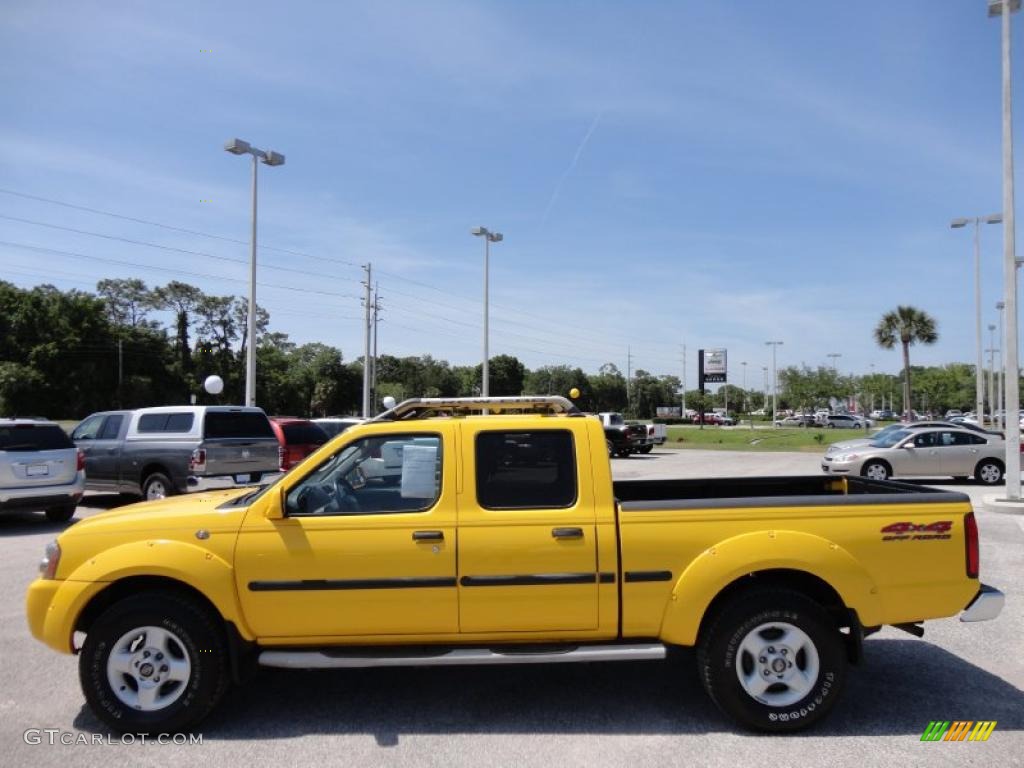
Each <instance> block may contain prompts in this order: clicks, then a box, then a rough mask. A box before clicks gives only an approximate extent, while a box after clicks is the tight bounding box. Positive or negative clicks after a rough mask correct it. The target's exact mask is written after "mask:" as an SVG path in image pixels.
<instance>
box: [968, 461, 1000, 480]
mask: <svg viewBox="0 0 1024 768" xmlns="http://www.w3.org/2000/svg"><path fill="white" fill-rule="evenodd" d="M1004 471H1005V470H1004V469H1003V464H1002V462H1000V461H998V460H996V459H982V460H981V461H979V462H978V466H977V467H975V468H974V478H975V479H976V480H977V481H978V482H979V483H981V484H982V485H999V483H1001V482H1002V481H1003V472H1004Z"/></svg>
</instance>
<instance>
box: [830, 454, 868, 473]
mask: <svg viewBox="0 0 1024 768" xmlns="http://www.w3.org/2000/svg"><path fill="white" fill-rule="evenodd" d="M859 470H860V462H859V461H834V460H832V459H829V458H827V457H826V458H824V459H822V460H821V471H822V472H824V473H825V474H828V475H851V474H853V475H855V474H857V473H858V471H859Z"/></svg>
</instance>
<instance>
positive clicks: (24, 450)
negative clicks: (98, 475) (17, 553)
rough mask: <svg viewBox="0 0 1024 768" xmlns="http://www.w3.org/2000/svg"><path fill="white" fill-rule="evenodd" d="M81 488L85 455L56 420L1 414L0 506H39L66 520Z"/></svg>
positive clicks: (49, 517)
mask: <svg viewBox="0 0 1024 768" xmlns="http://www.w3.org/2000/svg"><path fill="white" fill-rule="evenodd" d="M84 492H85V458H84V456H83V455H82V452H81V451H79V450H78V449H77V448H75V446H74V443H72V442H71V439H70V438H69V437H68V436H67V434H66V433H65V432H64V430H63V429H61V428H60V425H59V424H56V423H54V422H52V421H45V420H43V419H0V510H11V509H43V510H46V518H47V520H50V521H52V522H55V523H63V522H67V521H68V520H70V519H71V518H72V517H73V516H74V514H75V507H76V506H78V502H79V501H80V500H81V498H82V494H83V493H84Z"/></svg>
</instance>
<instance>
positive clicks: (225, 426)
mask: <svg viewBox="0 0 1024 768" xmlns="http://www.w3.org/2000/svg"><path fill="white" fill-rule="evenodd" d="M203 436H204V437H206V438H228V437H269V438H271V439H272V440H276V439H277V438H276V437H275V436H274V430H273V429H272V428H271V426H270V419H268V418H267V417H266V414H263V413H259V412H257V411H208V412H207V414H206V424H205V425H204V427H203Z"/></svg>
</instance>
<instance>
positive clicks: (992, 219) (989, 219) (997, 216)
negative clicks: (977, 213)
mask: <svg viewBox="0 0 1024 768" xmlns="http://www.w3.org/2000/svg"><path fill="white" fill-rule="evenodd" d="M985 223H986V224H1002V223H1003V214H1001V213H993V214H992V215H990V216H986V217H985Z"/></svg>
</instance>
